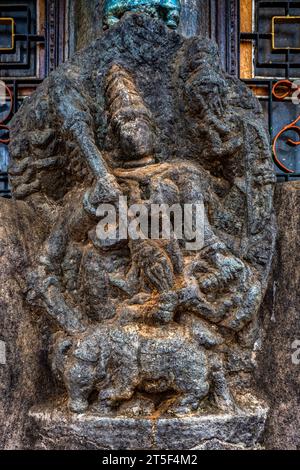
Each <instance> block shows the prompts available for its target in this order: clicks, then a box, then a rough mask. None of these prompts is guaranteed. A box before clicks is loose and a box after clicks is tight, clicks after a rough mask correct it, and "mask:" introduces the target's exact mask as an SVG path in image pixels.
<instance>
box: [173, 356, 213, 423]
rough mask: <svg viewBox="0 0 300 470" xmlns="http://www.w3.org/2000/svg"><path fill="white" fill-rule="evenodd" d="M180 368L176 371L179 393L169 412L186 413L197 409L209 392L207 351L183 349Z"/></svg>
mask: <svg viewBox="0 0 300 470" xmlns="http://www.w3.org/2000/svg"><path fill="white" fill-rule="evenodd" d="M178 359H179V360H180V368H179V369H178V370H175V371H174V375H175V377H176V378H175V383H174V390H176V391H177V392H178V394H179V396H178V398H177V399H176V400H175V402H174V403H173V405H172V406H171V407H170V408H169V410H168V412H169V413H171V414H175V415H184V414H188V413H191V412H193V411H196V410H197V409H198V408H199V405H200V402H201V400H203V398H205V397H206V396H207V394H208V392H209V382H208V367H207V360H206V354H205V352H203V351H201V350H196V349H189V348H188V347H187V348H186V349H185V350H182V357H181V358H178Z"/></svg>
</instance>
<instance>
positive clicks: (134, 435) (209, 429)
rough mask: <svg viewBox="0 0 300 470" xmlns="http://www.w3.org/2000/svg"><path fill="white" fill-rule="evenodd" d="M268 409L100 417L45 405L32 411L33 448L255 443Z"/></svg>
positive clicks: (238, 446)
mask: <svg viewBox="0 0 300 470" xmlns="http://www.w3.org/2000/svg"><path fill="white" fill-rule="evenodd" d="M266 417H267V409H266V408H265V407H263V406H262V407H257V408H256V409H254V410H253V409H251V410H248V411H243V412H240V413H238V414H219V415H217V414H208V415H193V416H186V417H182V418H164V417H160V418H155V419H151V418H126V417H121V416H120V417H102V416H99V415H96V414H78V415H76V414H73V413H70V412H68V411H66V410H54V409H52V410H51V409H50V408H46V407H39V408H33V409H32V410H31V411H30V418H31V421H32V426H31V433H32V434H33V439H34V448H35V449H46V450H51V449H58V450H65V449H67V450H76V449H79V450H81V449H89V450H92V449H107V450H144V449H146V450H151V449H153V450H154V449H156V450H159V449H163V450H168V449H169V450H176V449H177V450H185V449H216V448H217V449H255V448H257V446H258V444H259V442H260V439H261V436H262V433H263V430H264V425H265V420H266Z"/></svg>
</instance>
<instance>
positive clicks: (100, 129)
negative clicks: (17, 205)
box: [10, 2, 274, 417]
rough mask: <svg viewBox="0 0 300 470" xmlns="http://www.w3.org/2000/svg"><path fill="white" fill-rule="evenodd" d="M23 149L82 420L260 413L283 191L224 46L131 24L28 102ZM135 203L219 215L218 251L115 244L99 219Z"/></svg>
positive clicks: (35, 277)
mask: <svg viewBox="0 0 300 470" xmlns="http://www.w3.org/2000/svg"><path fill="white" fill-rule="evenodd" d="M125 3H126V5H127V3H134V2H118V5H121V6H122V5H123V4H125ZM135 3H137V2H135ZM148 3H150V2H145V5H146V4H147V5H148ZM164 3H166V4H167V7H166V8H169V13H164V14H165V17H164V18H165V21H166V23H167V25H169V26H174V24H175V23H176V22H177V18H178V11H179V6H178V2H175V3H174V2H151V5H152V6H151V8H157V11H161V10H160V9H161V8H162V7H163V5H164ZM169 3H170V5H169ZM156 4H158V6H157V5H156ZM115 5H117V2H109V5H108V6H107V7H106V8H107V12H108V13H107V15H108V16H107V23H109V24H112V23H114V22H115V21H114V17H118V15H119V13H118V12H120V11H121V10H120V9H121V6H116V7H115ZM173 7H174V9H173ZM114 8H117V10H115V9H114ZM122 8H123V7H122ZM124 8H126V9H127V10H128V8H127V7H126V6H124ZM132 9H133V10H135V8H130V10H132ZM145 11H146V12H147V9H146V10H145ZM119 16H121V14H120V15H119ZM10 152H11V155H12V159H13V163H12V166H11V169H10V175H11V182H12V185H13V191H14V196H15V198H17V199H21V200H24V201H26V202H27V203H28V204H30V206H31V207H32V208H34V210H35V213H36V214H37V215H38V218H39V221H41V220H42V221H43V224H44V232H45V234H44V241H43V243H42V244H41V246H40V247H39V250H37V255H36V260H35V264H34V265H33V266H31V267H30V269H29V270H28V276H27V281H28V291H27V302H29V303H30V305H31V306H32V309H33V310H34V309H36V310H37V311H41V312H44V314H46V315H48V317H49V318H51V319H52V323H51V325H52V334H53V347H52V350H51V351H49V361H51V364H52V368H53V372H54V373H55V375H56V376H57V377H58V378H59V379H60V380H61V381H62V382H63V384H64V389H65V392H64V393H65V395H66V397H67V398H68V408H69V410H71V411H72V412H75V413H99V414H100V415H102V416H131V417H132V416H150V415H151V416H153V413H156V414H157V416H185V415H189V414H191V413H194V414H195V416H200V415H201V414H203V413H204V414H205V413H210V414H214V413H215V414H220V413H233V414H234V413H239V412H240V411H241V410H243V409H244V407H247V403H249V402H250V401H251V400H252V401H253V400H254V401H255V388H254V382H253V369H254V367H255V361H254V356H253V351H254V349H255V346H254V345H255V343H256V342H257V339H258V338H259V325H258V322H257V312H258V309H259V306H260V303H261V300H262V297H263V294H264V290H265V287H266V279H267V275H268V272H269V268H270V262H271V257H272V250H273V242H274V222H273V215H272V194H273V182H274V178H273V172H272V162H271V156H270V150H269V141H268V136H267V131H266V130H265V124H264V118H263V115H262V111H261V108H260V106H259V104H258V102H257V100H256V99H255V98H254V96H253V95H252V93H251V92H250V91H249V90H248V89H247V88H246V86H244V85H243V84H242V83H240V82H239V81H238V80H236V79H234V78H231V77H229V76H228V75H226V74H225V73H224V72H223V71H222V69H221V66H220V62H219V58H218V51H217V48H216V46H215V45H214V44H213V43H211V42H210V41H209V40H205V39H203V38H201V39H199V38H192V39H184V38H183V37H181V36H180V35H178V34H177V33H176V32H174V31H171V30H170V29H168V28H167V27H165V25H164V24H163V23H162V22H161V21H157V19H155V18H154V19H151V18H149V16H148V15H147V14H146V15H145V14H143V15H139V14H136V13H130V14H127V15H125V17H124V18H123V19H122V20H121V21H120V22H118V23H117V24H116V25H115V26H114V27H112V28H109V29H108V30H106V31H105V33H104V34H103V35H102V37H100V38H99V39H98V40H97V41H96V42H95V43H94V44H93V45H92V46H90V47H88V48H87V49H85V50H84V51H83V52H79V53H78V54H77V55H75V57H74V58H73V59H72V60H71V61H70V62H68V63H66V64H65V65H63V66H62V67H60V68H59V69H58V70H57V71H56V72H54V73H52V74H51V75H50V77H49V78H48V79H46V80H45V82H44V83H43V84H42V85H41V86H40V88H39V89H38V91H37V93H35V94H34V95H33V96H32V97H31V98H29V99H28V100H27V101H26V103H25V104H24V105H23V107H22V108H21V110H20V112H19V113H18V114H17V115H16V117H15V118H14V120H13V124H12V142H11V145H10ZM121 196H123V197H125V196H126V197H127V200H128V204H144V205H145V206H146V207H150V206H151V205H152V204H168V205H169V206H171V205H173V204H179V205H180V206H182V207H183V206H184V204H194V203H199V202H201V203H202V204H204V208H205V216H204V220H205V228H204V243H203V246H201V248H199V249H197V250H196V251H195V250H189V249H188V248H187V246H186V244H185V243H184V240H178V239H177V238H176V236H174V237H170V239H169V240H165V239H162V238H160V239H154V240H153V239H151V237H149V238H146V237H144V238H142V239H139V240H137V239H132V238H131V237H130V236H128V238H127V240H124V239H122V240H120V239H115V240H109V241H107V240H106V241H104V240H101V239H99V237H98V236H97V224H98V223H99V220H100V219H99V217H98V216H97V208H98V207H99V205H101V204H111V205H115V206H116V207H117V204H118V201H119V198H120V197H121ZM56 398H57V397H53V404H52V405H53V406H54V407H55V406H56V405H55V403H56V402H55V400H56ZM252 401H251V403H252Z"/></svg>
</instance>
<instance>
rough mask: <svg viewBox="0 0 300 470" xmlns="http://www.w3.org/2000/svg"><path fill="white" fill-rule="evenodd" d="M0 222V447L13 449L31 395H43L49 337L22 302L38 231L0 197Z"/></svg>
mask: <svg viewBox="0 0 300 470" xmlns="http://www.w3.org/2000/svg"><path fill="white" fill-rule="evenodd" d="M0 219H1V227H0V263H1V269H0V299H1V300H0V340H1V341H3V344H5V350H6V351H5V352H6V354H5V356H6V358H5V359H6V360H5V361H3V362H4V363H1V364H0V449H18V448H23V446H24V445H25V442H26V439H25V437H24V427H25V423H26V421H27V419H28V410H29V408H30V406H32V405H33V404H34V403H35V400H36V398H37V396H40V397H42V396H45V397H46V396H47V394H44V393H43V386H45V384H47V383H49V382H47V379H46V375H47V366H46V364H47V362H46V361H47V358H46V356H45V355H44V354H43V352H44V353H45V349H44V348H45V346H46V343H47V335H48V336H49V334H48V333H47V330H46V331H45V329H43V328H41V325H40V318H39V316H38V315H32V312H30V309H29V306H28V305H27V306H26V305H25V303H24V293H25V292H26V283H25V277H26V276H25V272H26V269H27V267H28V265H29V264H30V260H32V256H33V252H32V249H34V245H36V246H38V245H39V243H40V240H41V233H42V229H41V227H40V226H39V224H38V223H37V220H36V218H35V214H34V213H33V211H32V210H31V209H30V208H29V206H28V205H27V204H25V203H24V202H15V201H10V200H7V199H2V198H1V199H0ZM29 234H30V237H29ZM29 238H30V240H29ZM43 325H45V323H44V321H43ZM43 330H44V333H43ZM43 341H44V342H45V344H44V345H42V342H43ZM48 388H49V387H48Z"/></svg>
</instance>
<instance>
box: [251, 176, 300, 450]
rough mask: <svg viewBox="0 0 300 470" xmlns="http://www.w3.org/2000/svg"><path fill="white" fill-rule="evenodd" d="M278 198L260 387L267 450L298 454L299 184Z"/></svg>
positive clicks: (281, 190) (285, 187) (280, 190)
mask: <svg viewBox="0 0 300 470" xmlns="http://www.w3.org/2000/svg"><path fill="white" fill-rule="evenodd" d="M275 195H276V197H275V209H276V213H277V223H278V239H277V248H276V255H275V257H274V267H273V273H272V276H271V279H270V284H269V288H268V290H267V294H266V297H265V300H264V303H263V307H262V311H261V319H262V324H263V331H264V338H263V342H262V344H263V347H262V351H261V353H260V355H259V375H258V384H259V387H260V389H261V390H262V391H264V392H265V394H266V397H267V399H268V402H269V406H270V414H269V418H268V423H267V428H266V435H265V444H266V446H267V448H269V449H287V450H296V449H300V393H299V390H300V307H299V306H300V269H299V266H300V243H299V234H300V212H299V207H300V182H289V183H282V184H278V185H277V188H276V193H275ZM297 340H298V345H296V344H294V343H295V341H297ZM297 350H298V353H297ZM293 355H294V360H293Z"/></svg>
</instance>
